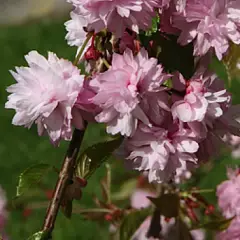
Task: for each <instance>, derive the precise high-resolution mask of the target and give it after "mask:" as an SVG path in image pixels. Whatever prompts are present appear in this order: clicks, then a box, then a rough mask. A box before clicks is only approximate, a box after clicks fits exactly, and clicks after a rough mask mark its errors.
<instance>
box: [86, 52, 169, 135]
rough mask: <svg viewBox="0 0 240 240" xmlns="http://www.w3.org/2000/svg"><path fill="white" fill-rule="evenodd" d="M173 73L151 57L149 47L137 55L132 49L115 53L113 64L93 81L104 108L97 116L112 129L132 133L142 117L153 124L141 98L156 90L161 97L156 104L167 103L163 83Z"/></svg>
mask: <svg viewBox="0 0 240 240" xmlns="http://www.w3.org/2000/svg"><path fill="white" fill-rule="evenodd" d="M169 76H170V75H168V74H164V73H163V68H162V66H161V65H158V63H157V59H155V58H148V54H147V51H146V50H145V49H141V51H140V52H139V53H138V54H137V55H136V56H135V57H134V56H133V53H132V51H131V50H130V49H127V50H126V51H125V52H124V54H123V55H119V54H113V59H112V66H111V68H110V69H109V70H108V71H106V72H104V73H101V74H99V75H97V76H96V77H95V78H93V79H92V80H91V81H90V85H91V87H92V88H93V89H95V91H96V93H97V94H96V96H95V97H94V98H93V102H94V103H95V104H96V105H98V106H99V107H100V108H101V109H102V111H101V112H100V113H99V114H98V115H97V116H96V120H97V121H98V122H104V123H107V132H108V133H111V134H117V133H121V134H122V135H125V136H128V137H129V136H131V135H133V134H134V132H135V130H136V128H137V124H138V122H139V121H141V122H143V123H145V124H146V125H149V126H151V123H150V121H149V119H148V117H147V115H146V114H145V112H144V110H143V108H142V107H141V101H142V99H144V98H148V97H149V96H148V95H149V94H150V95H151V94H156V96H159V101H157V102H155V103H154V104H156V105H158V106H159V107H161V106H165V104H164V103H162V105H161V101H162V100H161V94H162V91H163V90H164V88H163V87H162V86H161V84H162V83H163V82H164V81H165V80H166V79H167V78H169ZM153 107H154V106H153Z"/></svg>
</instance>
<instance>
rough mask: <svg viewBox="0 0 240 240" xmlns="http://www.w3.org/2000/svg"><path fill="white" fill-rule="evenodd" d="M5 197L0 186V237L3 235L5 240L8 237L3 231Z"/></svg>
mask: <svg viewBox="0 0 240 240" xmlns="http://www.w3.org/2000/svg"><path fill="white" fill-rule="evenodd" d="M6 208H7V199H6V195H5V192H4V191H3V190H2V188H1V187H0V238H1V237H3V240H7V239H8V237H7V236H6V234H5V232H4V228H5V225H6V222H7V217H8V213H7V209H6Z"/></svg>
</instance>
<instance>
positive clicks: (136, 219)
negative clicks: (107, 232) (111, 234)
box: [119, 208, 152, 240]
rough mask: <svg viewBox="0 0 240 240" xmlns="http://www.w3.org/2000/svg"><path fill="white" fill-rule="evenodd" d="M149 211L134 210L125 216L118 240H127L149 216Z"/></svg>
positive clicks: (147, 209)
mask: <svg viewBox="0 0 240 240" xmlns="http://www.w3.org/2000/svg"><path fill="white" fill-rule="evenodd" d="M151 212H152V211H151V209H149V208H145V209H142V210H136V211H133V212H131V213H129V214H128V215H126V216H125V218H124V219H123V222H122V224H121V226H120V230H119V231H120V232H119V236H120V240H129V239H131V237H132V235H133V234H134V233H135V232H136V230H137V229H138V228H139V227H140V225H141V224H142V223H143V222H144V220H145V219H146V218H147V217H148V216H150V215H151Z"/></svg>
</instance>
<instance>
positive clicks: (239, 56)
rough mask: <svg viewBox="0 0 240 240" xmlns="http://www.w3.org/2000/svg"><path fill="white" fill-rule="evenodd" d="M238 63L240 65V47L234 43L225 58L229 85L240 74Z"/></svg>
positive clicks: (224, 62)
mask: <svg viewBox="0 0 240 240" xmlns="http://www.w3.org/2000/svg"><path fill="white" fill-rule="evenodd" d="M238 63H240V46H239V45H236V44H233V43H232V44H231V46H230V49H229V51H228V54H227V55H226V56H225V57H224V58H223V64H224V66H225V68H226V72H227V75H228V82H229V84H231V81H232V80H233V79H234V78H235V77H236V76H239V74H240V69H239V68H238V67H237V64H238Z"/></svg>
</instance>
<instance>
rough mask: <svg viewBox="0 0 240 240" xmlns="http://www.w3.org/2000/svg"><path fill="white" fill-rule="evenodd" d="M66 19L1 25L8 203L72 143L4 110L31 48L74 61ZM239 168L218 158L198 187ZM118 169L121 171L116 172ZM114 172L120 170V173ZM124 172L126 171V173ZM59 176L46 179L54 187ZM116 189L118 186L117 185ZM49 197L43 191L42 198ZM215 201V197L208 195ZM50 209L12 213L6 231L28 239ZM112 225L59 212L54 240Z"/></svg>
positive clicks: (93, 186)
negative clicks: (27, 174) (24, 180)
mask: <svg viewBox="0 0 240 240" xmlns="http://www.w3.org/2000/svg"><path fill="white" fill-rule="evenodd" d="M63 23H64V20H57V21H56V20H55V21H49V20H46V19H45V20H44V21H43V20H42V21H37V22H31V23H29V24H24V25H22V26H11V27H10V26H4V27H0V46H1V57H0V78H1V80H0V86H1V87H0V121H1V122H0V134H1V140H0V184H1V185H2V187H3V188H4V189H5V190H6V193H7V197H8V199H11V198H13V197H14V196H15V193H16V185H17V182H18V176H19V174H20V173H21V172H23V171H24V169H26V168H27V167H29V166H30V165H33V164H35V163H51V164H55V165H56V166H58V167H59V168H60V165H61V162H62V159H63V156H64V153H65V151H66V148H67V143H61V146H60V147H59V148H54V147H53V146H52V145H51V144H50V143H49V140H48V139H47V138H46V137H41V138H40V137H39V136H38V135H37V132H36V129H35V128H34V127H33V128H32V129H30V130H27V129H24V128H22V127H16V126H13V125H12V124H11V120H12V117H13V114H14V112H13V111H12V110H6V109H4V104H5V102H6V99H7V93H6V91H5V89H6V87H7V86H9V85H11V84H13V83H14V79H13V78H12V77H11V75H10V73H9V69H14V66H21V65H26V63H25V60H24V55H25V54H27V53H28V52H29V51H31V50H37V51H39V52H40V53H41V54H43V55H45V56H46V55H47V51H53V52H55V53H57V55H58V56H59V57H64V58H68V59H74V56H75V52H76V48H71V47H69V46H68V45H67V44H66V41H65V40H64V37H65V34H66V32H65V28H64V25H63ZM214 67H215V68H216V69H217V72H218V73H219V75H220V76H221V77H222V78H224V79H226V73H225V71H224V69H223V68H222V67H221V65H219V64H214ZM238 85H239V84H238V82H237V80H235V81H234V83H233V84H232V87H231V90H232V91H233V92H234V102H235V103H237V102H239V100H238V99H240V97H238V96H237V95H238V89H239V86H238ZM89 136H90V138H91V139H94V140H95V141H97V139H100V138H101V135H99V134H98V133H95V131H94V130H93V131H92V132H91V133H90V134H89ZM226 164H228V165H231V166H232V165H236V164H239V160H234V159H231V158H230V157H229V156H228V155H226V154H225V155H224V156H223V157H221V158H219V159H216V161H215V167H214V168H213V169H211V171H210V174H206V175H200V177H199V179H200V180H199V185H200V186H201V187H204V188H209V187H215V186H216V184H218V183H219V182H221V181H222V180H223V179H225V165H226ZM117 171H118V170H117ZM117 171H115V172H117ZM121 172H122V171H121ZM103 174H104V171H103V170H101V169H100V170H98V171H97V173H96V174H95V175H94V176H93V177H92V178H91V179H90V181H89V184H88V186H87V188H86V189H85V190H84V194H83V199H82V200H81V202H80V204H84V205H88V206H91V205H92V201H91V197H92V195H93V194H97V195H98V194H99V193H100V188H99V179H100V178H101V177H102V176H103ZM56 177H57V176H52V177H51V178H50V181H49V179H48V177H46V179H44V181H45V182H48V183H49V184H50V185H49V187H50V188H52V187H53V186H54V184H55V180H56ZM114 188H115V189H117V188H118V186H117V185H116V186H114ZM41 198H42V199H44V193H43V194H42V197H41ZM209 198H210V200H214V195H212V196H210V197H209ZM44 214H45V209H44V208H43V209H42V210H34V211H33V213H32V214H31V215H30V216H29V217H28V218H27V219H26V218H24V217H23V215H22V211H20V210H15V211H13V212H10V213H9V221H8V225H7V233H8V235H9V236H10V239H12V240H24V239H27V238H28V237H29V236H30V235H31V234H33V233H34V232H37V231H39V230H40V229H41V226H42V223H43V219H44ZM107 236H108V227H107V226H106V225H105V224H102V225H98V224H96V223H93V222H90V221H87V220H84V219H83V218H82V217H81V216H80V215H76V214H74V215H73V217H72V219H71V220H68V219H66V218H65V217H64V216H63V214H62V213H60V214H59V216H58V219H57V222H56V227H55V230H54V237H53V239H56V240H66V239H86V240H87V239H108V237H107Z"/></svg>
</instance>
